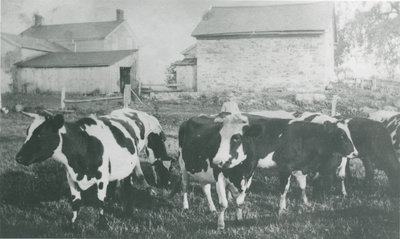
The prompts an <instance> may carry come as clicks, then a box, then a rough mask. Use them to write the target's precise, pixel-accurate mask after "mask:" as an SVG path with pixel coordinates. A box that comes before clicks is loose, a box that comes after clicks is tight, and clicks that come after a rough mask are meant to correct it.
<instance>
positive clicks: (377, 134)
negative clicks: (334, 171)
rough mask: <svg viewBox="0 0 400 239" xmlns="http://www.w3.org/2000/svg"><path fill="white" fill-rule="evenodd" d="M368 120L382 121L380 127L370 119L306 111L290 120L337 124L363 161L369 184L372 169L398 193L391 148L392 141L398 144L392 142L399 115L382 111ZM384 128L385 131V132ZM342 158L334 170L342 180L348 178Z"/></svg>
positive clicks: (399, 166) (399, 178)
mask: <svg viewBox="0 0 400 239" xmlns="http://www.w3.org/2000/svg"><path fill="white" fill-rule="evenodd" d="M371 118H373V119H375V120H380V121H382V123H383V125H382V124H381V123H379V122H376V121H374V120H370V119H364V118H357V117H356V118H349V119H344V120H338V119H336V118H333V117H330V116H327V115H323V114H320V113H308V112H307V113H304V114H302V115H301V116H298V118H296V119H295V120H293V121H296V120H303V121H309V122H315V123H324V122H327V121H329V122H334V123H337V125H338V126H339V127H341V128H342V129H343V130H345V132H346V134H347V135H348V137H349V138H350V140H351V141H352V143H353V145H354V147H355V150H356V151H357V153H358V157H359V158H360V159H361V161H362V162H363V165H364V168H365V178H366V179H367V182H370V181H372V179H373V176H374V168H378V169H382V170H384V172H385V173H386V175H387V176H388V179H389V182H390V185H391V186H392V188H393V189H394V190H395V192H398V191H399V190H400V188H399V182H400V163H399V161H398V159H397V160H396V156H395V152H394V151H393V147H394V149H395V150H396V142H398V141H397V140H396V137H398V133H397V131H399V130H400V129H399V127H398V125H399V124H400V123H399V121H400V115H396V114H393V112H386V111H384V112H382V113H380V112H377V113H376V114H373V115H372V116H371ZM293 121H292V122H293ZM396 124H397V125H396ZM384 126H386V129H387V130H389V133H388V132H387V130H386V129H385V127H384ZM390 139H391V140H392V144H393V147H392V146H391V142H390ZM353 158H354V157H353ZM344 159H345V158H343V159H342V162H341V165H340V166H339V168H338V172H339V174H338V176H339V177H340V178H342V179H343V177H344V176H345V175H347V177H351V173H350V165H349V163H346V162H347V160H344ZM348 159H351V158H348ZM344 167H345V168H346V171H347V172H346V173H345V174H343V173H344V171H343V169H344ZM342 192H343V194H346V189H345V186H344V181H343V180H342Z"/></svg>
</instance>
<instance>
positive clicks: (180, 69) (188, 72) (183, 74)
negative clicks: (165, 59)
mask: <svg viewBox="0 0 400 239" xmlns="http://www.w3.org/2000/svg"><path fill="white" fill-rule="evenodd" d="M175 71H176V83H177V84H178V87H179V89H182V90H185V91H194V90H195V89H196V79H195V77H196V65H185V66H176V67H175Z"/></svg>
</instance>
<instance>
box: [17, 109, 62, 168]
mask: <svg viewBox="0 0 400 239" xmlns="http://www.w3.org/2000/svg"><path fill="white" fill-rule="evenodd" d="M25 114H26V115H28V116H30V117H32V118H34V121H33V122H32V124H31V125H30V126H29V128H28V129H27V131H26V134H27V136H26V140H25V143H24V145H23V146H22V148H21V149H20V150H19V152H18V153H17V155H16V160H17V162H18V163H20V164H23V165H30V164H32V163H37V162H41V161H43V160H46V159H48V158H50V157H51V156H52V155H53V154H54V151H55V150H56V148H57V147H58V146H59V144H60V135H59V130H60V129H61V128H62V127H63V125H64V117H63V116H62V115H56V116H52V115H46V116H42V115H38V114H34V113H25Z"/></svg>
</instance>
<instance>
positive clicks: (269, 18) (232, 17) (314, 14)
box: [192, 2, 334, 37]
mask: <svg viewBox="0 0 400 239" xmlns="http://www.w3.org/2000/svg"><path fill="white" fill-rule="evenodd" d="M333 17H334V4H333V3H332V2H318V3H301V4H284V5H267V6H235V7H212V8H211V9H210V10H209V11H208V12H207V13H206V14H205V15H204V16H203V19H202V21H201V22H200V23H199V24H198V25H197V27H196V28H195V29H194V31H193V33H192V36H194V37H202V36H224V35H225V36H229V35H254V34H290V33H299V32H300V33H312V34H321V33H323V32H324V31H325V30H326V29H327V28H328V27H330V26H332V24H333V23H332V20H333Z"/></svg>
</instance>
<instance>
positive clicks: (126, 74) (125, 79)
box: [119, 67, 131, 93]
mask: <svg viewBox="0 0 400 239" xmlns="http://www.w3.org/2000/svg"><path fill="white" fill-rule="evenodd" d="M119 77H120V78H119V82H120V84H119V86H120V90H121V93H123V92H124V87H125V85H126V84H130V83H131V67H120V68H119Z"/></svg>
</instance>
